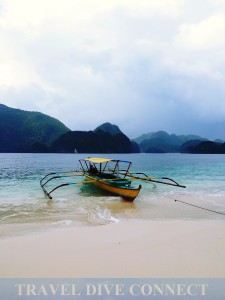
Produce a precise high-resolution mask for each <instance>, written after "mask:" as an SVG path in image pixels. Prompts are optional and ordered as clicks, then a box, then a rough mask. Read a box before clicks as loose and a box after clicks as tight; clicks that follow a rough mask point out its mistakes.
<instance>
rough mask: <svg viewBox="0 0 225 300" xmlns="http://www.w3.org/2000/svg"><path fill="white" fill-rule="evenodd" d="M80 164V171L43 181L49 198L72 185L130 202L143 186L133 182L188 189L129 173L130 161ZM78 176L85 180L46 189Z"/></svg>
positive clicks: (88, 160) (51, 175) (100, 160)
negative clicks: (83, 185)
mask: <svg viewBox="0 0 225 300" xmlns="http://www.w3.org/2000/svg"><path fill="white" fill-rule="evenodd" d="M79 163H80V167H81V169H80V170H73V171H66V172H52V173H49V174H47V175H46V176H44V177H43V178H42V179H41V181H40V185H41V187H42V189H43V191H44V193H45V195H46V196H47V197H48V198H50V199H52V196H51V194H52V193H53V192H54V191H55V190H57V189H59V188H62V187H65V186H68V185H72V184H92V185H95V186H96V187H98V188H100V189H101V190H104V191H106V192H107V193H109V194H112V195H116V196H120V197H121V198H123V199H124V200H128V201H133V200H134V199H135V198H136V197H137V196H138V194H139V192H140V190H141V185H139V186H138V187H135V186H133V185H132V180H144V181H149V182H153V183H161V184H167V185H172V186H175V187H181V188H185V187H186V186H184V185H180V184H178V183H177V182H176V181H175V180H173V179H171V178H168V177H163V178H162V179H163V180H158V179H154V178H151V177H149V176H148V175H146V174H145V173H140V172H139V173H131V172H130V171H129V170H130V167H131V164H132V163H131V162H130V161H124V160H115V159H109V158H99V157H88V158H85V159H80V160H79ZM121 166H122V167H124V166H125V169H122V167H121ZM76 176H78V177H79V176H82V177H85V180H84V181H75V182H68V183H62V184H59V185H57V186H55V187H54V188H52V189H51V190H50V191H49V192H48V191H47V189H46V186H47V184H48V183H49V182H50V181H52V180H55V179H59V178H71V177H76Z"/></svg>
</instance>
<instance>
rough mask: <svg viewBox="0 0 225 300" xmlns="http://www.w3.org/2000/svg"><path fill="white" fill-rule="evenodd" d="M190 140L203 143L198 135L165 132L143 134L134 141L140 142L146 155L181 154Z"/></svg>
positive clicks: (141, 148)
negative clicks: (183, 146) (183, 147)
mask: <svg viewBox="0 0 225 300" xmlns="http://www.w3.org/2000/svg"><path fill="white" fill-rule="evenodd" d="M190 140H199V141H203V140H204V139H203V138H201V137H199V136H196V135H176V134H168V133H167V132H165V131H157V132H151V133H147V134H143V135H141V136H140V137H138V138H136V139H135V140H134V141H136V142H138V144H139V147H140V151H141V152H146V153H166V152H180V148H181V146H182V145H183V144H184V143H186V142H187V141H190Z"/></svg>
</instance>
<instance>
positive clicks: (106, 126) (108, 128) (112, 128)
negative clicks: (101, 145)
mask: <svg viewBox="0 0 225 300" xmlns="http://www.w3.org/2000/svg"><path fill="white" fill-rule="evenodd" d="M98 130H101V131H104V132H108V133H110V134H111V135H116V134H118V133H122V131H121V130H120V129H119V127H118V126H117V125H114V124H111V123H109V122H106V123H103V124H102V125H100V126H98V127H97V128H96V129H95V130H94V131H95V132H96V131H98Z"/></svg>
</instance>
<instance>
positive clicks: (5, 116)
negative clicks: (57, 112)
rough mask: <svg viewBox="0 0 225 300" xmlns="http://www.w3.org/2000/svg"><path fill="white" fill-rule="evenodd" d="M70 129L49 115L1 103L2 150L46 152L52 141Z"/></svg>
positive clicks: (0, 133) (0, 136)
mask: <svg viewBox="0 0 225 300" xmlns="http://www.w3.org/2000/svg"><path fill="white" fill-rule="evenodd" d="M68 131H69V129H68V128H67V127H66V126H65V125H64V124H62V123H61V122H60V121H58V120H56V119H54V118H52V117H50V116H48V115H45V114H42V113H40V112H30V111H24V110H20V109H14V108H10V107H8V106H6V105H3V104H0V152H34V151H35V152H36V151H37V149H39V151H37V152H45V151H46V147H47V146H48V145H50V143H51V142H53V141H54V140H55V139H57V138H58V137H59V136H60V135H62V134H64V133H66V132H68ZM41 149H42V151H40V150H41Z"/></svg>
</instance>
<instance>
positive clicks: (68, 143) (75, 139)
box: [50, 130, 135, 153]
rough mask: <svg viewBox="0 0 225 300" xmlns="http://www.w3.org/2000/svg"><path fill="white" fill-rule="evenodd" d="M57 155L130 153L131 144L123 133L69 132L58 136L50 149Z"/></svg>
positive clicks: (131, 149) (131, 150) (99, 131)
mask: <svg viewBox="0 0 225 300" xmlns="http://www.w3.org/2000/svg"><path fill="white" fill-rule="evenodd" d="M50 151H51V152H57V153H74V152H75V151H77V152H78V153H132V152H135V149H134V147H133V143H132V142H131V141H130V140H129V138H128V137H127V136H125V135H124V134H123V133H118V134H115V135H112V134H110V133H108V132H104V131H101V130H97V131H70V132H67V133H65V134H63V135H62V136H60V137H59V138H58V139H57V140H56V141H54V142H53V143H52V145H51V147H50Z"/></svg>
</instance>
